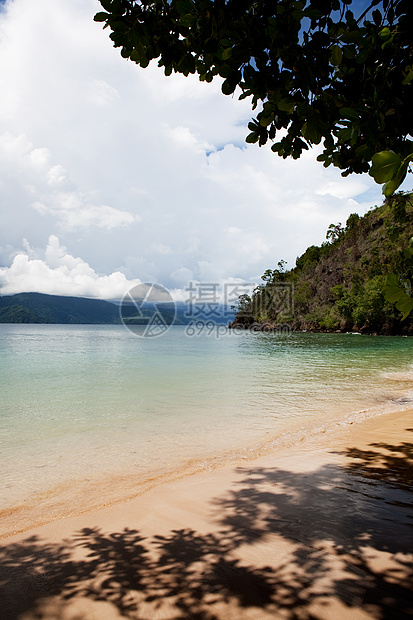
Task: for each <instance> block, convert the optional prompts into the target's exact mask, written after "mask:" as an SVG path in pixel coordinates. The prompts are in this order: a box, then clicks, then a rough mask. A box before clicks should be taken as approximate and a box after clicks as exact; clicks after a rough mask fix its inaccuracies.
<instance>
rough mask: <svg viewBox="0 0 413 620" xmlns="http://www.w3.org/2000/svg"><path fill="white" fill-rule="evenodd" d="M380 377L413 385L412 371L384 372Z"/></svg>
mask: <svg viewBox="0 0 413 620" xmlns="http://www.w3.org/2000/svg"><path fill="white" fill-rule="evenodd" d="M382 377H384V378H385V379H390V380H391V381H407V382H411V383H413V370H406V371H404V372H384V373H383V374H382Z"/></svg>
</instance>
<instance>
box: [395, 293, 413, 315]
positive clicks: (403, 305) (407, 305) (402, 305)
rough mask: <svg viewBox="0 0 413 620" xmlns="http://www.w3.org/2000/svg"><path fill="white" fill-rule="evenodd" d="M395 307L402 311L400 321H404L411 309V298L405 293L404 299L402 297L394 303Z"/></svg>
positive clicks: (412, 300) (412, 302)
mask: <svg viewBox="0 0 413 620" xmlns="http://www.w3.org/2000/svg"><path fill="white" fill-rule="evenodd" d="M396 308H397V310H400V312H402V313H403V316H402V321H404V320H405V319H407V317H408V316H409V314H410V313H411V311H412V310H413V299H412V298H411V297H409V296H408V295H406V298H405V299H402V300H400V301H398V302H397V303H396Z"/></svg>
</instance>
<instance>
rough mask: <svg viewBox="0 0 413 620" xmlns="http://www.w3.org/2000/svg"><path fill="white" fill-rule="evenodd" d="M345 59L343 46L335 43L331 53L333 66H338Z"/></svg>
mask: <svg viewBox="0 0 413 620" xmlns="http://www.w3.org/2000/svg"><path fill="white" fill-rule="evenodd" d="M342 60H343V52H342V50H341V47H340V46H339V45H333V46H332V47H331V54H330V62H331V64H332V65H333V67H338V66H339V65H341V61H342Z"/></svg>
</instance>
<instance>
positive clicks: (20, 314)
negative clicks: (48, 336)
mask: <svg viewBox="0 0 413 620" xmlns="http://www.w3.org/2000/svg"><path fill="white" fill-rule="evenodd" d="M0 323H63V324H70V323H82V324H89V325H92V324H96V325H99V324H117V323H120V317H119V307H118V306H116V305H115V304H113V303H110V302H109V301H102V300H100V299H85V298H82V297H61V296H59V295H44V294H42V293H19V294H17V295H10V296H6V297H0Z"/></svg>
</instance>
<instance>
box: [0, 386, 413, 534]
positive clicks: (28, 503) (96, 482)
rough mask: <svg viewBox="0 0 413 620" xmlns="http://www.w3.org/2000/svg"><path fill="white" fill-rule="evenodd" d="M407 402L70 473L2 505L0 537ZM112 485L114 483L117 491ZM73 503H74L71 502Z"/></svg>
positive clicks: (316, 437) (312, 437) (330, 434)
mask: <svg viewBox="0 0 413 620" xmlns="http://www.w3.org/2000/svg"><path fill="white" fill-rule="evenodd" d="M409 380H410V378H409ZM410 407H411V402H410V400H407V401H406V402H398V401H388V402H386V403H385V404H382V405H376V406H375V407H372V408H369V409H361V410H356V411H352V412H349V413H346V414H342V413H341V414H337V415H336V417H334V418H330V419H328V420H326V421H321V420H318V421H317V422H316V424H315V425H314V422H313V421H311V420H306V422H305V423H304V424H303V423H302V421H297V422H296V425H295V426H291V427H290V428H289V429H287V430H283V431H281V432H280V433H279V434H277V435H275V436H272V437H270V438H266V437H265V436H264V435H263V436H262V437H261V438H258V439H256V440H255V441H254V442H252V443H248V444H245V445H243V446H237V447H235V446H233V447H232V448H230V449H229V450H227V451H226V452H222V453H219V454H215V455H209V456H206V455H205V456H203V457H194V458H189V459H187V460H186V461H185V462H184V463H183V464H182V465H181V466H179V467H175V468H172V469H159V470H156V469H154V470H152V471H148V472H147V473H146V474H144V475H143V477H142V476H139V475H138V474H137V473H136V472H133V473H132V472H127V473H126V472H123V473H122V474H116V475H115V474H114V473H113V474H110V475H105V476H101V477H96V478H94V477H92V478H90V477H85V478H82V479H74V480H72V481H70V482H66V483H63V484H61V485H59V486H57V487H51V488H50V489H48V490H47V491H45V492H38V493H36V494H35V495H34V496H33V497H30V498H29V497H27V498H24V499H23V500H21V501H20V503H18V504H14V505H11V506H9V507H6V508H5V509H3V510H0V543H1V541H2V540H6V539H8V538H9V537H11V536H15V535H18V534H24V533H25V532H28V531H30V530H32V529H34V528H37V527H41V526H43V525H47V524H50V523H54V522H56V521H59V520H61V519H66V518H72V517H81V516H84V515H87V514H89V513H93V512H96V511H100V510H102V509H105V508H109V507H113V506H117V505H120V504H123V503H125V502H130V501H134V500H135V499H137V498H139V497H142V496H143V495H145V494H146V493H148V492H150V491H152V490H153V489H156V488H157V487H161V486H163V485H165V484H172V483H174V482H175V481H179V480H184V479H186V478H191V477H194V476H195V477H196V476H198V475H200V474H203V473H210V472H215V471H220V470H223V469H228V468H231V467H236V466H239V465H245V464H248V463H250V462H254V461H256V460H259V459H261V458H265V457H270V458H271V457H274V458H275V457H276V455H277V454H278V452H279V451H281V452H282V453H284V452H286V451H294V450H296V449H297V448H300V449H301V448H302V447H303V446H306V445H307V444H309V443H310V445H312V443H314V442H318V441H321V442H323V443H324V442H325V441H326V440H327V438H331V439H334V437H335V436H336V435H337V434H340V433H341V432H343V431H344V430H345V429H346V428H347V427H348V426H350V425H356V426H357V425H359V424H362V423H363V422H366V421H368V420H372V419H376V418H380V417H382V416H387V415H390V414H398V413H403V412H404V411H406V410H408V409H409V408H410ZM113 488H116V491H115V492H113ZM120 488H121V489H122V490H121V491H120V490H119V489H120ZM79 493H80V496H81V499H80V498H79ZM73 505H75V506H76V508H73ZM16 520H17V523H18V526H17V527H16Z"/></svg>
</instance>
